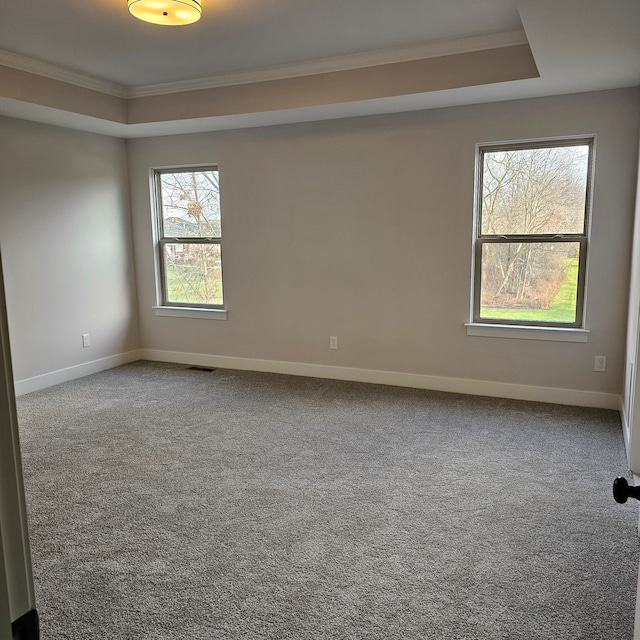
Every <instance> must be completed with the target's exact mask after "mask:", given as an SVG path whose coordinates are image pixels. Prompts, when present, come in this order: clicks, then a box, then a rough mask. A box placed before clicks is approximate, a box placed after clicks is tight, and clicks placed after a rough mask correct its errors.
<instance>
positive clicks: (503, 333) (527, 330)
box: [466, 135, 596, 342]
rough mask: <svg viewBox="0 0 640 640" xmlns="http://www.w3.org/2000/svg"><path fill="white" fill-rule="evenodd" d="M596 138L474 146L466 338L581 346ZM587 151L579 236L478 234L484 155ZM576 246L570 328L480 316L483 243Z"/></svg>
mask: <svg viewBox="0 0 640 640" xmlns="http://www.w3.org/2000/svg"><path fill="white" fill-rule="evenodd" d="M595 144H596V140H595V136H594V135H588V136H568V137H562V138H548V139H536V140H519V141H511V142H497V143H483V144H478V145H476V174H475V191H474V224H473V259H472V279H471V309H470V318H471V320H470V322H469V323H466V327H467V334H468V335H476V336H491V337H512V338H513V337H517V338H524V339H532V340H539V339H542V340H554V341H567V342H586V341H587V336H588V333H589V332H588V330H587V329H586V325H585V321H586V293H587V265H588V254H589V243H590V228H591V208H592V199H593V174H594V166H595ZM580 145H587V146H589V159H588V163H587V184H586V197H585V215H584V226H583V230H582V233H571V234H522V235H515V234H504V235H489V234H482V195H483V168H484V153H485V152H495V151H503V150H504V151H507V150H517V149H535V148H548V147H568V146H580ZM514 241H525V242H577V243H579V244H580V261H579V266H578V291H577V301H576V302H577V303H576V320H575V322H572V323H561V322H548V321H534V320H518V319H507V318H504V319H503V318H500V319H498V318H484V317H482V316H481V315H480V294H481V282H482V247H483V246H484V245H486V244H493V243H501V242H514Z"/></svg>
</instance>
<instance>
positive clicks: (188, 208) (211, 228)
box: [160, 170, 222, 238]
mask: <svg viewBox="0 0 640 640" xmlns="http://www.w3.org/2000/svg"><path fill="white" fill-rule="evenodd" d="M160 193H161V198H162V218H163V233H164V237H165V238H179V237H186V238H198V237H200V238H214V237H215V238H219V237H221V235H222V231H221V228H220V189H219V183H218V172H217V171H213V170H212V171H181V172H176V173H161V174H160Z"/></svg>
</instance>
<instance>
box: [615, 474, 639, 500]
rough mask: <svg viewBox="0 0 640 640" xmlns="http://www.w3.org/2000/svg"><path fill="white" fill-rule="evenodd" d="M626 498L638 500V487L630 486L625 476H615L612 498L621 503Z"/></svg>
mask: <svg viewBox="0 0 640 640" xmlns="http://www.w3.org/2000/svg"><path fill="white" fill-rule="evenodd" d="M628 498H635V499H636V500H640V487H632V486H630V485H629V483H628V482H627V479H626V478H622V477H620V478H616V479H615V480H614V481H613V499H614V500H615V501H616V502H619V503H620V504H623V503H625V502H626V501H627V499H628Z"/></svg>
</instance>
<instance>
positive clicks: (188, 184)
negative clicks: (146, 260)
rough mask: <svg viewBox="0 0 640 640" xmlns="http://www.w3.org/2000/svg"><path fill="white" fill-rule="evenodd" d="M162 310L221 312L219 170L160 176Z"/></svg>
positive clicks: (171, 172) (161, 173)
mask: <svg viewBox="0 0 640 640" xmlns="http://www.w3.org/2000/svg"><path fill="white" fill-rule="evenodd" d="M155 186H156V203H157V218H156V219H157V228H158V251H159V254H160V255H159V265H160V282H161V286H160V289H161V296H162V302H161V304H162V305H163V306H171V307H181V306H182V307H202V308H213V309H222V308H223V306H224V297H223V290H222V227H221V218H220V182H219V176H218V169H217V167H206V168H199V169H189V170H171V169H169V170H162V171H156V172H155Z"/></svg>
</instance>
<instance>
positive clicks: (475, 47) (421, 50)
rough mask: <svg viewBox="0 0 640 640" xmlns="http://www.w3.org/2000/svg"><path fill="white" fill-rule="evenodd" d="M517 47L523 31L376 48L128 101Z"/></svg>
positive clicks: (159, 89) (192, 83) (151, 88)
mask: <svg viewBox="0 0 640 640" xmlns="http://www.w3.org/2000/svg"><path fill="white" fill-rule="evenodd" d="M520 44H528V40H527V36H526V34H525V32H524V30H523V29H513V30H511V31H501V32H498V33H488V34H483V35H478V36H471V37H468V38H458V39H456V40H441V41H438V42H429V43H426V44H420V45H413V46H410V47H397V48H393V49H379V50H376V51H366V52H363V53H356V54H350V55H345V56H336V57H332V58H323V59H321V60H310V61H307V62H300V63H294V64H287V65H279V66H274V67H264V68H262V69H251V70H248V71H239V72H236V73H225V74H220V75H215V76H210V77H208V78H196V79H194V80H179V81H176V82H163V83H161V84H150V85H139V86H137V87H130V88H129V94H128V96H129V97H130V98H146V97H150V96H158V95H165V94H169V93H181V92H183V91H198V90H200V89H216V88H218V87H231V86H235V85H241V84H251V83H254V82H264V81H266V80H285V79H287V78H298V77H302V76H311V75H318V74H321V73H331V72H334V71H349V70H350V69H362V68H365V67H375V66H378V65H383V64H393V63H395V62H411V61H413V60H424V59H427V58H438V57H441V56H448V55H454V54H457V53H470V52H472V51H484V50H486V49H499V48H501V47H512V46H515V45H520Z"/></svg>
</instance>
